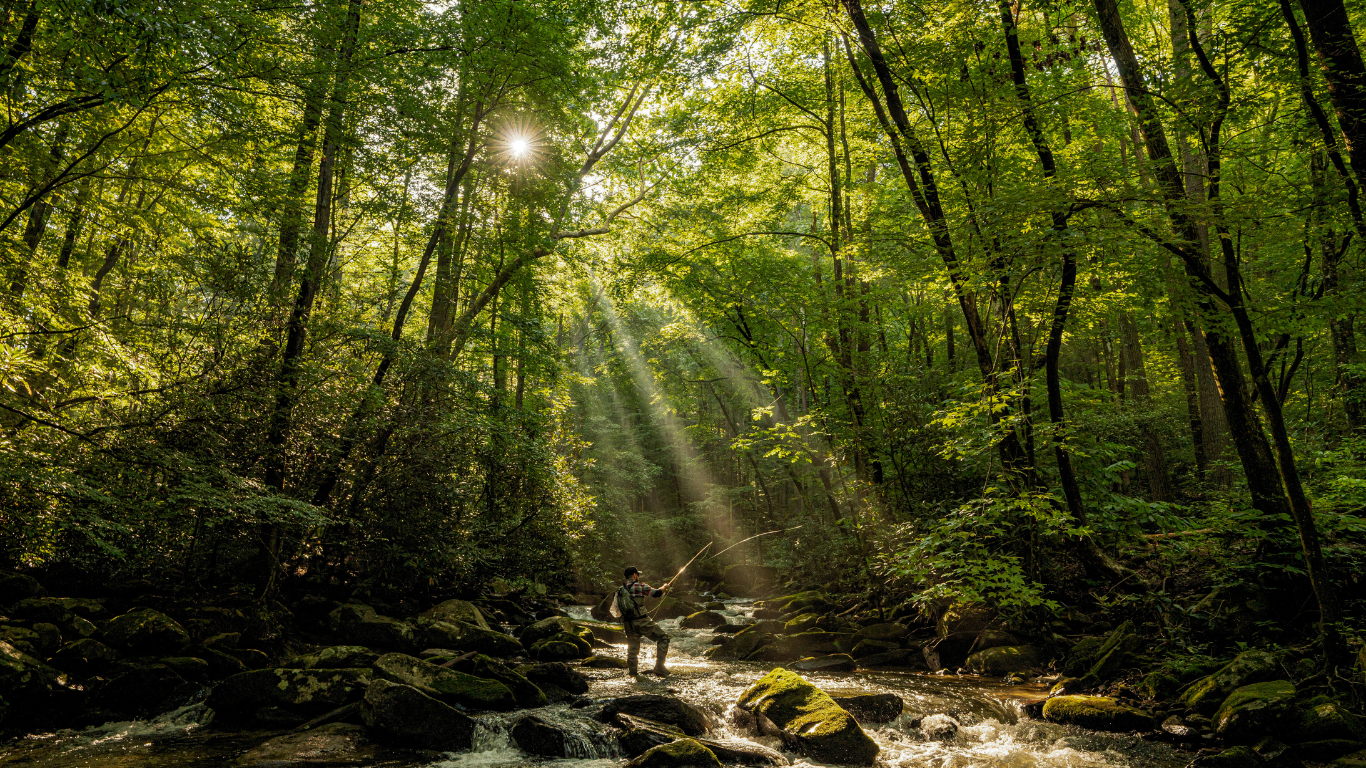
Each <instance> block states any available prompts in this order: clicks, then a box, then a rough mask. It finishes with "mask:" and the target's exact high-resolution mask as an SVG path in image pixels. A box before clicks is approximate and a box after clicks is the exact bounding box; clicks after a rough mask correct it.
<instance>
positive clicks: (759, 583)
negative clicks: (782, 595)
mask: <svg viewBox="0 0 1366 768" xmlns="http://www.w3.org/2000/svg"><path fill="white" fill-rule="evenodd" d="M721 583H722V584H724V585H725V590H726V591H727V592H729V593H730V594H732V595H735V596H736V597H758V596H759V595H762V594H765V593H767V592H768V591H769V590H771V589H773V587H774V585H775V584H777V583H778V569H777V568H774V567H773V566H771V565H732V566H730V567H729V568H727V569H726V571H725V575H724V576H723V577H722V579H721Z"/></svg>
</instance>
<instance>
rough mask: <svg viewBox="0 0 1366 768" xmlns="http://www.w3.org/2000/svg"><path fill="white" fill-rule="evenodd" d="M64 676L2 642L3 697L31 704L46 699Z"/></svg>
mask: <svg viewBox="0 0 1366 768" xmlns="http://www.w3.org/2000/svg"><path fill="white" fill-rule="evenodd" d="M62 679H64V676H63V675H62V673H61V672H59V671H57V670H55V669H53V668H52V667H49V666H48V665H46V664H44V663H43V662H41V661H39V660H38V659H36V658H34V657H32V656H30V655H28V654H27V653H24V652H23V651H21V650H19V649H18V648H15V647H14V646H12V645H10V644H9V643H5V642H0V700H2V701H5V702H7V703H9V704H11V705H13V706H18V707H24V708H28V707H31V706H33V705H35V704H39V703H41V702H44V701H46V700H47V697H48V695H49V694H51V693H52V687H53V686H54V685H56V684H57V682H58V681H59V680H62Z"/></svg>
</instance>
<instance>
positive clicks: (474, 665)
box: [455, 653, 626, 709]
mask: <svg viewBox="0 0 1366 768" xmlns="http://www.w3.org/2000/svg"><path fill="white" fill-rule="evenodd" d="M614 661H615V659H614ZM625 665H626V663H625V662H622V666H623V667H624V666H625ZM455 666H456V671H459V672H464V673H466V674H470V675H474V676H475V677H482V678H485V679H488V680H496V681H498V682H500V683H502V684H503V685H505V686H507V687H508V690H510V691H512V695H513V696H514V697H515V698H516V699H517V706H518V707H519V708H521V709H534V708H536V707H544V706H545V705H546V704H549V703H550V702H549V700H548V699H547V698H546V695H545V692H544V691H542V690H541V689H540V688H539V687H538V686H537V685H536V684H535V683H533V682H531V681H530V680H528V679H527V678H526V677H525V676H524V675H521V674H519V673H518V672H516V671H514V670H513V669H512V668H511V667H509V666H508V665H506V664H504V663H502V662H500V661H498V660H497V659H493V658H490V657H488V656H485V655H484V654H482V653H481V654H478V655H476V656H475V657H474V658H472V659H465V660H464V661H460V662H457V663H456V665H455Z"/></svg>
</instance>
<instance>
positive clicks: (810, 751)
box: [736, 667, 878, 765]
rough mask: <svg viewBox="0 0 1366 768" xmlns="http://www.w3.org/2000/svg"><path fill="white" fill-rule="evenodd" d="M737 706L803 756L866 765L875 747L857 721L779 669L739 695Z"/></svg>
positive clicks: (875, 754) (870, 760)
mask: <svg viewBox="0 0 1366 768" xmlns="http://www.w3.org/2000/svg"><path fill="white" fill-rule="evenodd" d="M736 706H738V707H740V708H741V709H744V710H747V711H749V712H753V713H755V714H759V715H763V716H764V717H767V718H768V719H769V720H771V721H772V722H773V723H774V724H775V725H777V726H778V727H779V728H781V729H782V730H783V732H784V733H785V734H787V736H788V739H787V740H789V741H792V742H794V743H796V744H797V745H798V747H799V748H801V749H802V751H803V752H805V753H806V754H807V755H808V756H810V757H813V758H815V759H817V760H824V761H828V762H834V763H847V764H856V765H869V764H872V762H873V761H874V760H876V759H877V754H878V746H877V744H875V743H873V740H872V739H870V738H868V735H867V734H865V733H864V732H863V729H862V728H861V727H859V724H858V721H857V720H855V719H854V716H853V715H851V714H849V713H848V712H847V711H845V709H844V708H843V707H841V706H840V705H839V704H838V703H836V702H835V700H834V699H832V698H830V696H829V695H827V694H826V693H825V692H824V691H822V690H821V689H819V688H817V687H816V686H814V685H812V684H811V683H809V682H807V681H806V680H804V679H803V678H802V677H801V676H800V675H797V674H795V673H793V672H789V671H788V670H786V669H783V668H782V667H779V668H777V669H775V670H773V671H772V672H770V673H768V674H767V675H765V676H764V677H762V678H760V679H759V680H758V681H757V682H756V683H754V685H752V686H750V688H749V690H747V691H745V692H744V694H743V695H741V696H740V699H739V701H737V702H736Z"/></svg>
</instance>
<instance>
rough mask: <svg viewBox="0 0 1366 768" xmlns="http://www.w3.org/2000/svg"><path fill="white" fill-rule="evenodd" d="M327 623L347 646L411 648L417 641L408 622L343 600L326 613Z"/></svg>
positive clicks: (413, 647) (389, 648)
mask: <svg viewBox="0 0 1366 768" xmlns="http://www.w3.org/2000/svg"><path fill="white" fill-rule="evenodd" d="M327 623H328V628H329V629H331V630H332V632H333V633H334V634H336V635H337V636H338V637H340V638H342V639H343V640H344V641H346V643H347V644H348V645H361V646H365V647H367V648H384V649H386V650H395V651H411V650H415V646H416V645H417V644H418V643H417V637H416V635H415V633H414V632H413V627H412V625H410V624H407V623H405V622H402V621H399V620H398V619H395V618H392V617H390V616H381V615H379V613H377V612H376V611H375V609H374V608H371V607H370V606H368V605H365V604H364V603H347V604H346V605H343V606H341V607H339V608H336V609H335V610H333V611H332V612H331V613H329V614H328V615H327Z"/></svg>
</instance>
